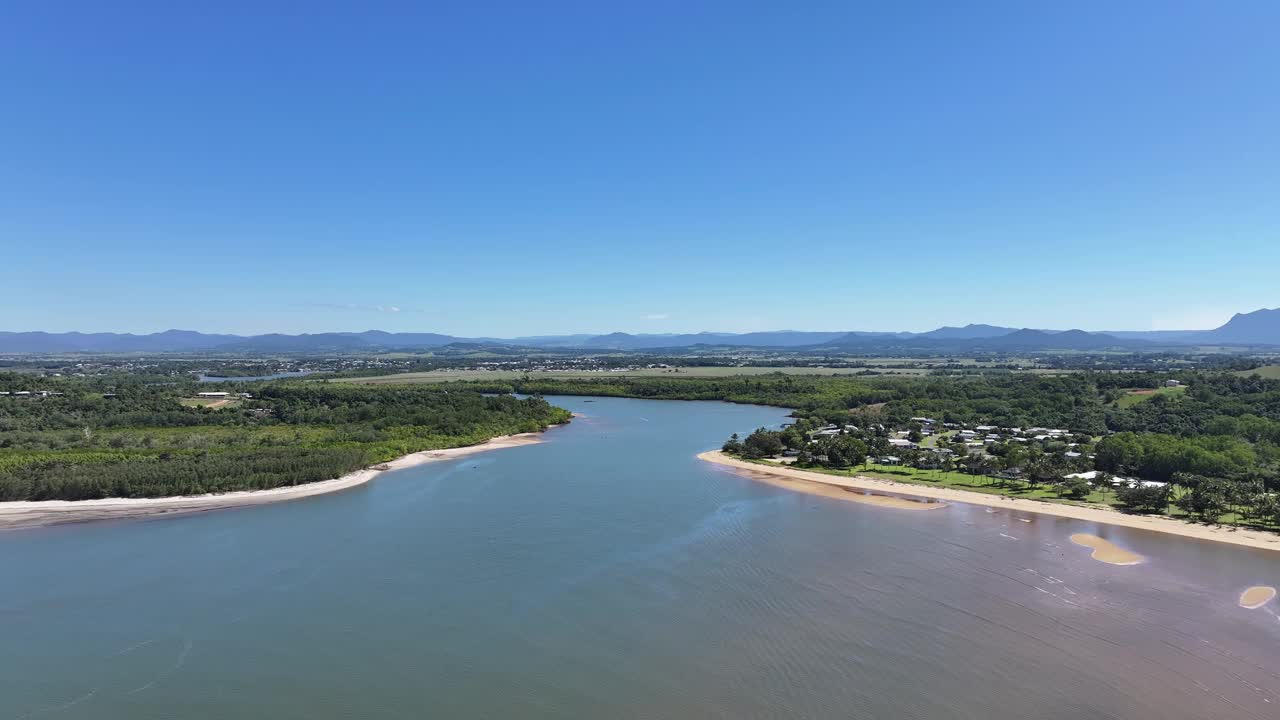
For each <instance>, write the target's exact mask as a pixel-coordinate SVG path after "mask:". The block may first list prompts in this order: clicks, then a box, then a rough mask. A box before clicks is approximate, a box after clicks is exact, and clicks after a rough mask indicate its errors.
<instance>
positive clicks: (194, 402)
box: [178, 398, 241, 409]
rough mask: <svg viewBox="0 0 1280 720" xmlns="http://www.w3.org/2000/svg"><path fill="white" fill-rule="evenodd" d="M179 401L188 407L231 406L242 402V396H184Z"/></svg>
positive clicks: (218, 407) (216, 407)
mask: <svg viewBox="0 0 1280 720" xmlns="http://www.w3.org/2000/svg"><path fill="white" fill-rule="evenodd" d="M178 402H180V403H182V404H183V405H185V406H187V407H205V408H215V409H221V408H231V407H235V406H237V405H239V404H240V403H241V400H240V398H182V399H181V400H179V401H178Z"/></svg>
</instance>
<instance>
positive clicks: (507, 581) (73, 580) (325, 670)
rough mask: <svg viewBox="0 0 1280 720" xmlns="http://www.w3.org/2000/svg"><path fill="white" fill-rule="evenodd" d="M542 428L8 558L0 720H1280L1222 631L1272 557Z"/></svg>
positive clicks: (654, 405) (1251, 656)
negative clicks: (843, 485) (837, 484)
mask: <svg viewBox="0 0 1280 720" xmlns="http://www.w3.org/2000/svg"><path fill="white" fill-rule="evenodd" d="M556 402H557V404H560V405H562V406H565V407H569V408H571V409H574V410H577V411H580V412H584V413H586V414H587V415H588V417H585V418H581V419H578V420H576V421H575V422H574V423H573V424H572V425H571V426H570V427H567V428H562V429H557V430H553V431H551V433H550V434H549V436H548V440H549V442H546V443H544V444H541V445H536V446H528V447H522V448H516V449H510V450H502V451H497V452H493V453H488V454H484V455H478V456H473V457H469V458H465V459H461V460H457V461H452V462H449V463H442V464H437V465H430V466H423V467H419V468H413V469H407V470H403V471H399V472H396V473H392V474H388V475H384V476H383V477H381V478H380V479H378V480H376V481H375V482H373V483H371V484H369V485H366V486H364V487H361V488H357V489H354V490H351V491H348V492H344V493H341V494H336V495H329V496H324V497H319V498H313V499H309V500H304V501H299V502H294V503H287V504H281V505H274V506H267V507H259V508H250V509H245V510H236V511H225V512H218V513H211V514H207V515H200V516H188V517H183V518H173V519H167V520H155V521H146V522H128V523H101V524H92V525H80V526H63V527H55V528H45V529H39V530H28V531H20V532H10V533H6V534H2V535H0V717H30V718H58V719H59V720H62V719H70V718H95V719H97V718H107V719H112V718H131V719H132V718H166V719H167V718H198V719H202V720H203V719H205V718H253V717H264V718H266V717H270V718H306V719H308V720H316V719H325V718H361V719H363V718H420V717H441V718H514V717H519V718H726V719H728V718H734V719H738V718H889V717H893V718H974V719H979V718H981V719H984V720H1003V719H1006V718H1007V719H1009V720H1013V719H1018V720H1022V719H1023V718H1072V719H1079V718H1197V719H1200V718H1270V719H1274V718H1277V717H1280V620H1278V618H1277V615H1276V611H1275V607H1276V605H1275V603H1273V604H1272V605H1270V606H1267V607H1264V608H1262V609H1260V610H1252V611H1250V610H1244V609H1241V608H1239V607H1238V606H1237V605H1236V597H1237V595H1238V594H1239V592H1240V591H1241V590H1242V589H1243V588H1245V587H1247V586H1249V585H1253V584H1270V585H1280V553H1268V552H1266V551H1252V550H1248V549H1243V548H1235V547H1230V546H1225V545H1218V544H1213V543H1205V542H1198V541H1190V540H1182V539H1177V538H1171V537H1167V536H1160V535H1155V534H1150V533H1145V532H1141V531H1130V530H1123V529H1119V528H1108V527H1100V526H1094V525H1090V524H1088V523H1081V522H1077V521H1069V520H1056V519H1053V518H1047V517H1043V516H1035V515H1030V514H1026V515H1018V514H1009V513H993V512H988V511H987V510H986V509H985V508H980V507H972V506H965V505H953V506H951V507H949V508H946V509H943V510H937V511H931V512H914V511H902V510H892V509H885V508H878V507H870V506H865V505H859V504H856V503H847V502H842V501H839V500H830V499H825V498H818V497H813V496H808V495H801V494H794V493H790V492H787V491H785V490H781V489H777V488H773V487H770V486H767V485H763V484H759V483H755V482H752V481H750V480H747V479H744V478H741V477H739V476H737V475H734V474H732V473H731V472H728V471H725V470H723V469H721V468H718V467H715V466H710V465H706V464H703V463H700V462H699V461H698V460H696V459H695V458H694V457H693V456H694V454H695V453H696V452H698V451H701V450H705V449H708V448H710V447H714V446H716V445H718V444H719V443H720V442H721V441H722V440H723V439H724V437H725V436H726V435H728V434H729V433H730V432H732V431H739V432H744V431H750V430H752V429H754V428H755V427H758V426H762V425H776V424H778V423H780V422H781V421H782V419H783V412H782V411H780V410H777V409H770V408H760V407H750V406H734V405H726V404H720V403H663V402H652V401H639V400H614V399H598V400H595V401H588V400H585V399H581V398H559V399H557V400H556ZM1024 520H1029V521H1030V522H1024ZM1073 532H1094V533H1097V534H1099V535H1102V536H1104V537H1107V538H1108V539H1110V540H1111V541H1113V542H1115V543H1117V544H1119V545H1121V546H1123V547H1126V548H1129V549H1132V550H1135V551H1137V552H1140V553H1142V554H1144V555H1147V556H1148V557H1149V558H1150V559H1149V561H1148V562H1147V563H1145V564H1143V565H1139V566H1134V567H1115V566H1111V565H1105V564H1102V563H1099V562H1096V561H1094V560H1091V559H1090V557H1089V551H1088V550H1087V549H1085V548H1081V547H1077V546H1075V545H1073V544H1071V543H1070V541H1069V540H1068V539H1067V538H1068V536H1069V535H1070V534H1071V533H1073Z"/></svg>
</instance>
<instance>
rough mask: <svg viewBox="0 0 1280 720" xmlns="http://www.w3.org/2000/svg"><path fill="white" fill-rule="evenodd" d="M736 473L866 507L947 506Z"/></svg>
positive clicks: (760, 474)
mask: <svg viewBox="0 0 1280 720" xmlns="http://www.w3.org/2000/svg"><path fill="white" fill-rule="evenodd" d="M734 471H735V472H736V473H738V474H739V475H742V476H744V477H748V478H751V479H752V480H755V481H756V482H762V483H767V484H769V485H773V486H774V487H780V488H786V489H788V490H793V491H795V492H802V493H807V494H809V495H818V496H821V497H828V498H833V499H836V500H848V501H849V502H857V503H863V504H864V505H878V506H880V507H888V508H896V509H898V510H939V509H941V508H944V507H946V506H947V504H946V503H944V502H926V501H922V500H913V499H911V498H905V497H901V496H899V495H880V494H876V493H870V492H867V491H866V490H863V489H862V488H856V487H840V486H838V485H836V484H833V483H820V482H812V481H810V480H801V479H796V478H787V477H781V476H778V475H776V474H774V473H771V472H760V471H756V470H751V469H747V468H735V469H734Z"/></svg>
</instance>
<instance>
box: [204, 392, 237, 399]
mask: <svg viewBox="0 0 1280 720" xmlns="http://www.w3.org/2000/svg"><path fill="white" fill-rule="evenodd" d="M230 394H231V393H225V392H201V393H196V397H202V398H224V397H227V396H228V395H230Z"/></svg>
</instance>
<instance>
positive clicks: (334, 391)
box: [0, 373, 569, 500]
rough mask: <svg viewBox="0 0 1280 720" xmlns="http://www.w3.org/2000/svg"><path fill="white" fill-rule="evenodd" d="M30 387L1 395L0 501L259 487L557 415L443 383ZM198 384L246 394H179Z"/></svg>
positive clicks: (326, 475)
mask: <svg viewBox="0 0 1280 720" xmlns="http://www.w3.org/2000/svg"><path fill="white" fill-rule="evenodd" d="M31 387H32V382H31V379H30V376H25V375H19V374H14V373H0V393H13V392H18V391H22V390H29V389H30V388H31ZM39 387H40V388H43V389H45V390H47V391H48V392H49V393H50V394H49V395H47V396H40V395H31V396H17V395H14V394H7V395H5V394H0V500H84V499H94V498H104V497H162V496H171V495H190V494H202V493H212V492H227V491H233V490H264V489H269V488H275V487H283V486H291V485H299V484H303V483H309V482H316V481H319V480H327V479H331V478H335V477H338V476H340V475H343V474H345V473H347V472H351V471H353V470H357V469H360V468H363V467H367V466H369V465H373V464H377V463H381V462H385V461H387V460H391V459H393V458H396V457H399V456H401V455H406V454H409V453H412V452H418V451H421V450H432V449H438V448H445V447H457V446H463V445H472V444H476V443H479V442H483V441H485V440H488V439H489V438H492V437H496V436H499V435H508V434H513V433H520V432H536V431H540V430H544V429H546V428H547V427H548V426H550V425H553V424H559V423H564V422H568V420H569V413H568V411H566V410H563V409H561V408H556V407H553V406H551V405H550V404H549V403H547V402H546V401H545V400H542V399H541V398H538V397H531V398H527V399H517V398H514V397H511V396H498V397H486V396H484V395H481V394H480V393H479V392H477V391H475V390H472V389H461V388H456V387H455V388H443V387H416V386H415V387H396V388H379V387H357V386H345V385H331V384H324V383H302V382H270V383H252V384H249V383H243V384H219V385H216V386H215V385H213V384H205V385H199V386H196V385H195V384H194V383H180V384H164V385H157V384H147V383H144V382H138V381H136V380H131V379H129V378H127V377H121V378H117V379H114V380H113V381H95V382H86V381H80V380H48V379H42V380H41V382H40V383H39ZM197 390H226V391H231V392H233V393H241V392H244V393H249V394H250V395H251V397H250V398H246V399H238V400H237V402H235V404H234V405H228V406H226V407H219V408H204V407H189V406H185V405H184V404H183V403H182V402H181V401H182V399H183V398H187V397H191V396H192V395H194V394H195V392H197ZM55 393H61V394H55Z"/></svg>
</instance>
